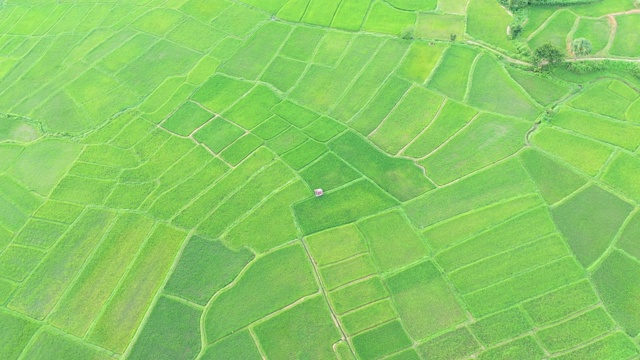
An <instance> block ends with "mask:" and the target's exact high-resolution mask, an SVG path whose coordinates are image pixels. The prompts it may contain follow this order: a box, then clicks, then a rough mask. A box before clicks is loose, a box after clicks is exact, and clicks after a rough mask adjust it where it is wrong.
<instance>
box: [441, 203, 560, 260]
mask: <svg viewBox="0 0 640 360" xmlns="http://www.w3.org/2000/svg"><path fill="white" fill-rule="evenodd" d="M522 229H529V230H528V231H522ZM555 230H556V228H555V225H554V223H553V220H552V219H551V216H550V215H549V212H548V210H547V209H546V208H545V207H540V208H537V209H534V210H530V211H528V212H526V213H524V214H522V215H519V216H517V217H514V218H512V219H510V220H509V221H506V222H504V223H502V224H499V225H497V226H495V227H493V228H491V229H488V230H487V231H485V232H482V233H480V234H478V235H476V236H474V237H472V238H471V239H469V240H467V241H465V242H462V243H460V244H458V245H455V246H453V247H450V248H448V249H447V250H445V251H443V252H441V253H439V254H438V255H437V256H436V259H437V261H438V263H439V264H440V265H441V266H442V267H443V268H444V269H445V270H446V271H453V270H455V269H459V268H461V267H463V266H465V265H468V264H471V263H474V262H476V261H479V260H482V259H484V258H485V257H488V256H492V255H495V254H497V253H500V252H503V251H508V250H511V249H514V248H516V247H519V246H521V245H523V244H527V243H529V242H531V241H534V240H537V239H539V238H541V237H543V236H546V235H549V234H551V233H553V232H554V231H555Z"/></svg>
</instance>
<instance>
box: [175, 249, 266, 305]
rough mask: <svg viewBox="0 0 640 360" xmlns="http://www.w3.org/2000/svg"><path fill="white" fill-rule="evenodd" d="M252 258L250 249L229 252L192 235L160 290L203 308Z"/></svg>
mask: <svg viewBox="0 0 640 360" xmlns="http://www.w3.org/2000/svg"><path fill="white" fill-rule="evenodd" d="M253 258H254V256H253V254H252V253H251V252H250V251H249V250H246V249H242V250H239V251H237V252H236V251H232V250H230V249H228V248H226V247H225V246H224V245H223V244H222V243H221V242H220V241H210V240H207V239H204V238H201V237H198V236H194V237H192V238H191V239H190V240H189V243H188V244H187V246H186V247H185V248H184V250H183V252H182V255H181V256H180V260H179V261H178V263H177V265H176V268H175V269H174V271H173V273H172V274H171V277H170V278H169V280H168V282H167V284H166V285H165V287H164V290H163V291H164V292H165V293H167V294H172V295H177V296H179V297H181V298H183V299H187V300H190V301H193V302H195V303H197V304H200V305H206V303H207V301H209V299H210V298H211V296H213V294H215V293H216V292H217V291H218V290H220V289H222V288H223V287H224V286H226V285H227V284H229V283H230V282H231V281H233V279H235V278H236V276H237V275H238V274H239V273H240V271H241V270H242V269H243V268H244V267H245V266H246V265H247V264H248V263H249V262H251V260H253Z"/></svg>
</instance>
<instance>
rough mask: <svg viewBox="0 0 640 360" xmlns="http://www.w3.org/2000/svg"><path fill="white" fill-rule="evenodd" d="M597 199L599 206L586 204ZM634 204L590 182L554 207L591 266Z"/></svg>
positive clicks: (582, 259)
mask: <svg viewBox="0 0 640 360" xmlns="http://www.w3.org/2000/svg"><path fill="white" fill-rule="evenodd" d="M593 202H596V203H598V204H601V207H599V208H597V209H590V210H587V209H585V208H584V204H586V203H593ZM632 209H633V207H632V206H631V204H629V203H627V202H625V201H624V200H622V199H620V198H618V197H616V196H614V195H612V194H611V193H609V192H607V191H605V190H603V189H602V188H600V187H597V186H590V187H588V188H586V189H584V190H583V191H581V192H579V193H578V194H576V195H574V196H573V197H571V198H569V200H567V201H566V202H564V203H562V204H561V205H559V206H558V207H556V208H555V209H553V211H552V213H553V218H554V220H555V222H556V224H557V225H558V228H559V229H560V231H561V232H562V233H563V234H564V236H565V239H566V240H567V242H568V244H569V246H570V247H571V249H572V250H573V252H574V253H575V254H576V257H577V258H578V260H580V262H581V263H582V264H583V265H584V266H585V267H588V266H590V265H592V264H593V263H594V262H595V261H596V260H598V259H599V258H600V257H601V256H602V255H603V254H604V252H605V251H606V250H607V248H608V247H609V244H610V243H611V242H612V241H613V239H614V237H615V236H616V234H617V232H618V229H619V228H620V227H621V226H622V224H623V222H624V221H625V219H626V218H627V216H628V215H629V213H630V212H631V210H632Z"/></svg>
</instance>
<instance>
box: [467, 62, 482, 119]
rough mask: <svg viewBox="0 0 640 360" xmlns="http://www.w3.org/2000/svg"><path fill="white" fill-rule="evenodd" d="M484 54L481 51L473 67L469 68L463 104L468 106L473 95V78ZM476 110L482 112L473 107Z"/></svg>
mask: <svg viewBox="0 0 640 360" xmlns="http://www.w3.org/2000/svg"><path fill="white" fill-rule="evenodd" d="M482 55H484V54H483V52H482V51H479V52H478V53H477V54H476V56H475V57H474V58H473V61H472V62H471V66H470V67H469V75H467V86H466V88H465V89H464V95H462V103H464V104H468V103H469V96H470V94H471V87H472V86H473V77H474V76H475V73H476V66H477V65H478V62H479V61H480V58H481V57H482ZM473 108H474V109H476V110H478V111H480V109H477V108H475V107H473Z"/></svg>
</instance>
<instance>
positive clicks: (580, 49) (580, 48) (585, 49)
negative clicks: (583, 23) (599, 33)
mask: <svg viewBox="0 0 640 360" xmlns="http://www.w3.org/2000/svg"><path fill="white" fill-rule="evenodd" d="M571 51H572V52H573V54H574V55H575V56H576V57H578V56H584V55H589V54H590V53H591V41H589V40H587V39H585V38H577V39H575V40H573V41H572V42H571Z"/></svg>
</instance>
